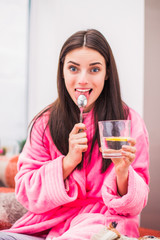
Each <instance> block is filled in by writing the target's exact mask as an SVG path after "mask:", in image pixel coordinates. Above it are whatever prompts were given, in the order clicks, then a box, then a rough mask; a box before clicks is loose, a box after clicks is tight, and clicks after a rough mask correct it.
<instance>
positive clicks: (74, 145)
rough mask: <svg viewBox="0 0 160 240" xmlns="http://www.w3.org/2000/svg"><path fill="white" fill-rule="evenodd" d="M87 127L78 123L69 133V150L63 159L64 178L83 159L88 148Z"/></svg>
mask: <svg viewBox="0 0 160 240" xmlns="http://www.w3.org/2000/svg"><path fill="white" fill-rule="evenodd" d="M85 129H86V127H85V124H83V123H77V124H75V126H74V127H73V129H72V131H71V132H70V134H69V140H68V142H69V151H68V154H67V155H66V157H64V159H63V177H64V179H65V178H67V176H68V175H69V174H70V173H71V172H72V171H73V169H74V168H75V167H76V166H77V165H78V164H79V163H80V162H81V161H82V153H83V152H85V151H86V150H87V148H88V145H87V141H88V139H87V134H86V132H85Z"/></svg>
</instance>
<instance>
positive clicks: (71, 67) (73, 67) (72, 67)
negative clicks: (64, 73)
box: [69, 66, 77, 72]
mask: <svg viewBox="0 0 160 240" xmlns="http://www.w3.org/2000/svg"><path fill="white" fill-rule="evenodd" d="M69 69H70V70H71V72H76V71H77V68H76V67H75V66H70V67H69Z"/></svg>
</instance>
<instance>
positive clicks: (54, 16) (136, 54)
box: [28, 0, 144, 122]
mask: <svg viewBox="0 0 160 240" xmlns="http://www.w3.org/2000/svg"><path fill="white" fill-rule="evenodd" d="M87 28H96V29H98V30H100V31H101V32H102V33H103V34H104V35H105V37H106V38H107V39H108V41H109V43H110V45H111V48H112V50H113V53H114V55H115V59H116V62H117V66H118V71H119V76H120V82H121V88H122V96H123V99H124V100H125V101H126V102H127V103H128V105H129V106H131V107H133V108H134V109H135V110H137V111H138V112H139V113H140V114H141V115H143V84H144V83H143V65H144V48H143V43H144V0H121V1H119V0H99V1H98V3H97V1H96V0H87V1H85V0H82V1H76V3H75V1H74V0H67V1H66V0H54V1H52V0H47V1H39V0H32V1H31V25H30V53H29V54H30V65H29V98H28V103H29V105H28V113H29V115H28V122H29V121H30V120H31V119H32V117H33V116H34V115H35V114H36V113H37V112H39V111H40V110H41V109H42V108H43V107H45V106H46V105H47V104H49V103H51V102H52V101H53V100H55V98H56V96H57V90H56V73H57V61H58V54H59V51H60V48H61V46H62V44H63V42H64V41H65V40H66V38H68V36H69V35H70V34H72V33H74V32H75V31H77V30H81V29H87Z"/></svg>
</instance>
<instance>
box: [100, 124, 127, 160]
mask: <svg viewBox="0 0 160 240" xmlns="http://www.w3.org/2000/svg"><path fill="white" fill-rule="evenodd" d="M98 127H99V134H100V143H101V149H102V156H103V158H120V157H122V155H121V148H122V146H123V145H129V143H128V138H129V137H130V128H131V121H130V120H109V121H99V122H98Z"/></svg>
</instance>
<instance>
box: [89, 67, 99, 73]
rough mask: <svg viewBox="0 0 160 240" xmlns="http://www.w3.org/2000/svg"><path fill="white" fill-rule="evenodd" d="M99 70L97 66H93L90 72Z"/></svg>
mask: <svg viewBox="0 0 160 240" xmlns="http://www.w3.org/2000/svg"><path fill="white" fill-rule="evenodd" d="M99 70H100V69H99V68H98V67H94V68H92V69H91V72H99Z"/></svg>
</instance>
